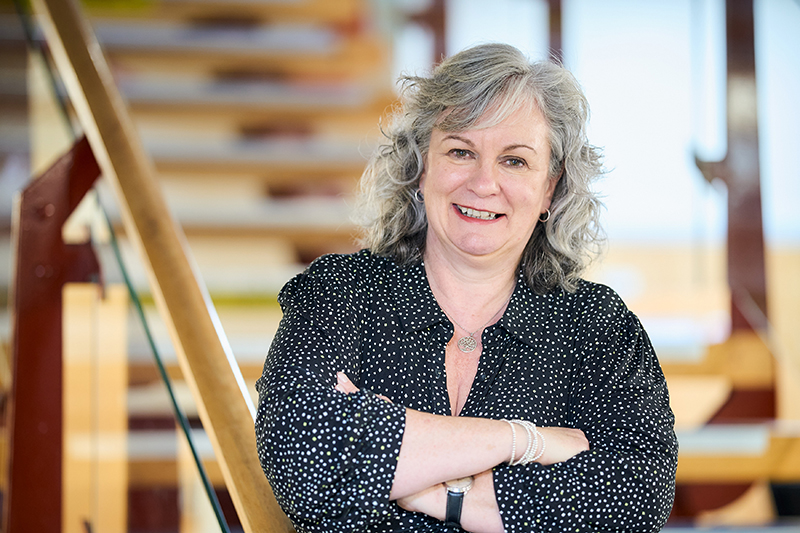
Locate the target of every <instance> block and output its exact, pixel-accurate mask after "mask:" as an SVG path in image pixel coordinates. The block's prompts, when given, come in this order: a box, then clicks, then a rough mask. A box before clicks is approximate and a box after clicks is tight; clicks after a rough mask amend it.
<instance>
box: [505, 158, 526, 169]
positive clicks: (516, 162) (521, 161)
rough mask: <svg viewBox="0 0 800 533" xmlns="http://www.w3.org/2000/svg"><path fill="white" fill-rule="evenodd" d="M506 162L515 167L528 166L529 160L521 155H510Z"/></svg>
mask: <svg viewBox="0 0 800 533" xmlns="http://www.w3.org/2000/svg"><path fill="white" fill-rule="evenodd" d="M505 164H506V165H507V166H509V167H513V168H524V167H527V166H528V163H527V161H525V160H524V159H522V158H520V157H509V158H507V159H506V160H505Z"/></svg>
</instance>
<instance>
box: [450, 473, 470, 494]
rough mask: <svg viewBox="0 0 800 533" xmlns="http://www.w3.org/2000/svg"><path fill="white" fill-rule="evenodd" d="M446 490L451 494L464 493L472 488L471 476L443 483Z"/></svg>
mask: <svg viewBox="0 0 800 533" xmlns="http://www.w3.org/2000/svg"><path fill="white" fill-rule="evenodd" d="M445 485H446V486H447V490H450V491H453V492H465V491H467V490H469V489H470V488H471V487H472V476H467V477H462V478H460V479H453V480H450V481H448V482H447V483H445Z"/></svg>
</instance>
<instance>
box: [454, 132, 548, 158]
mask: <svg viewBox="0 0 800 533" xmlns="http://www.w3.org/2000/svg"><path fill="white" fill-rule="evenodd" d="M447 139H454V140H456V141H461V142H463V143H465V144H467V145H469V146H471V147H473V148H474V147H475V143H473V142H472V141H470V140H469V139H467V138H466V137H462V136H460V135H457V134H455V133H450V134H448V135H446V136H445V137H444V139H442V140H443V141H446V140H447ZM516 148H527V149H528V150H530V151H531V152H533V153H534V154H535V153H538V152H537V151H536V149H535V148H533V147H532V146H529V145H527V144H509V145H508V146H506V147H504V148H503V150H502V151H503V152H507V151H509V150H514V149H516Z"/></svg>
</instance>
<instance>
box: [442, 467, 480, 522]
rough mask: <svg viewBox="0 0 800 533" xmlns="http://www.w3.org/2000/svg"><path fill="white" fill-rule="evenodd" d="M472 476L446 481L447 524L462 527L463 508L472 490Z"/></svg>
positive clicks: (445, 517) (445, 519)
mask: <svg viewBox="0 0 800 533" xmlns="http://www.w3.org/2000/svg"><path fill="white" fill-rule="evenodd" d="M472 479H473V478H472V476H467V477H462V478H460V479H453V480H451V481H446V482H445V484H444V486H445V488H446V489H447V510H446V511H445V514H444V521H445V524H447V525H448V526H456V527H461V506H462V505H464V495H465V494H466V493H467V492H469V489H471V488H472Z"/></svg>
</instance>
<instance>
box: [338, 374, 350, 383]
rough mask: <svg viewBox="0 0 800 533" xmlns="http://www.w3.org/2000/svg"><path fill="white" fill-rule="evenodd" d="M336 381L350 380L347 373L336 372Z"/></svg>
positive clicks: (345, 381) (344, 381)
mask: <svg viewBox="0 0 800 533" xmlns="http://www.w3.org/2000/svg"><path fill="white" fill-rule="evenodd" d="M336 381H338V382H339V383H347V382H348V381H350V380H349V379H347V376H346V375H345V373H344V372H337V373H336Z"/></svg>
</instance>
